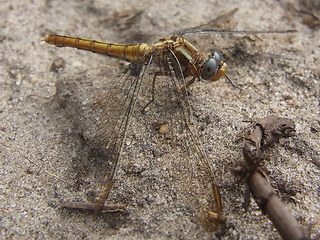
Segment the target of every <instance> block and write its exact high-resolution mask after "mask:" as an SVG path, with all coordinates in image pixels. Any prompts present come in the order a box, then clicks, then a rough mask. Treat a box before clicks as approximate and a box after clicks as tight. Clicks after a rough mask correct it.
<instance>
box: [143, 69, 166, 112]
mask: <svg viewBox="0 0 320 240" xmlns="http://www.w3.org/2000/svg"><path fill="white" fill-rule="evenodd" d="M161 75H163V74H162V73H161V72H156V73H155V74H154V76H153V80H152V91H151V100H150V101H149V102H148V103H147V104H146V105H145V106H144V107H143V108H142V110H141V112H142V113H145V110H146V108H147V107H148V106H149V105H150V104H151V103H153V102H154V99H155V97H154V95H155V88H156V78H157V77H158V76H161Z"/></svg>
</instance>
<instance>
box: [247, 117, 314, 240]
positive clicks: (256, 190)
mask: <svg viewBox="0 0 320 240" xmlns="http://www.w3.org/2000/svg"><path fill="white" fill-rule="evenodd" d="M293 131H294V123H293V121H292V120H291V119H287V118H279V117H276V116H269V117H266V118H263V119H259V120H258V122H257V123H256V126H255V129H254V131H253V132H252V134H251V135H250V136H249V138H248V139H247V141H246V142H245V144H244V146H243V156H244V160H245V162H246V171H247V173H248V185H249V188H250V190H251V192H252V194H253V197H254V199H255V201H256V202H257V204H258V205H259V207H260V209H261V211H262V212H263V213H264V214H267V216H268V217H269V219H270V220H271V221H272V222H273V224H274V226H275V227H276V228H277V230H278V231H279V234H280V235H281V237H282V238H283V239H291V240H296V239H297V240H298V239H300V240H301V239H308V238H307V237H306V236H305V234H304V232H303V229H302V228H301V227H300V226H299V224H298V223H297V221H296V219H295V218H294V217H293V216H292V215H291V214H290V213H289V211H288V210H287V208H286V207H285V206H284V205H283V204H282V203H281V201H280V199H279V197H278V196H277V195H276V192H275V190H274V189H273V188H272V187H271V185H270V183H269V181H268V180H267V177H266V175H265V174H264V173H263V171H262V170H261V169H260V167H259V165H258V162H259V160H260V158H261V151H262V150H263V148H265V147H267V146H270V145H271V144H273V143H274V142H277V141H278V140H279V139H280V138H282V137H288V136H289V135H290V133H292V132H293Z"/></svg>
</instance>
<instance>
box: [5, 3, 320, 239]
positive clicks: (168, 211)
mask: <svg viewBox="0 0 320 240" xmlns="http://www.w3.org/2000/svg"><path fill="white" fill-rule="evenodd" d="M234 8H239V11H238V12H237V13H236V14H235V15H233V16H231V18H230V19H229V20H230V21H228V22H222V23H218V22H217V23H216V24H217V27H222V28H228V29H233V30H270V29H276V30H283V29H296V30H297V32H296V33H290V34H257V35H252V34H245V35H229V34H224V35H221V34H207V35H191V36H186V38H187V39H188V40H190V42H191V43H193V44H194V45H195V46H196V47H197V48H198V49H199V50H201V51H208V50H210V49H214V48H216V49H218V50H219V51H221V52H222V53H223V54H224V56H225V58H226V61H227V62H228V64H229V70H228V75H229V76H230V78H231V79H232V80H233V81H234V82H235V83H236V84H237V85H238V86H239V87H241V88H242V91H241V92H240V91H239V90H237V89H236V88H234V87H232V85H231V84H229V83H228V82H227V81H226V79H222V80H221V81H219V82H215V83H206V82H196V83H195V84H194V85H193V86H192V87H191V89H190V92H191V97H190V98H191V100H192V103H193V106H194V108H193V109H194V112H195V113H194V116H196V117H194V119H193V120H194V124H195V126H196V128H197V129H201V130H199V131H200V132H199V135H200V140H201V142H202V144H203V148H204V151H206V153H207V155H208V156H209V158H210V159H212V161H213V162H214V163H213V165H214V166H215V167H216V173H215V174H216V176H217V181H218V183H219V186H220V191H221V195H222V200H223V206H224V209H223V213H224V215H225V216H226V217H227V221H226V223H225V224H224V225H223V226H221V227H220V228H219V229H218V230H216V231H213V232H208V231H206V230H205V229H204V228H203V227H202V226H201V224H200V223H199V221H198V220H197V218H196V217H195V216H194V214H193V212H192V210H190V209H188V208H187V207H188V206H186V205H183V204H180V202H179V199H176V198H177V197H176V196H174V193H175V187H177V188H179V184H180V182H179V181H178V180H177V181H175V174H177V175H178V173H180V172H182V170H181V171H180V168H181V169H183V166H184V165H186V162H185V161H188V159H185V158H184V159H183V158H182V159H173V158H174V156H175V154H176V153H175V152H174V151H175V149H174V147H172V148H171V149H170V148H169V147H168V148H162V147H161V145H162V142H163V141H162V140H161V137H159V136H158V135H157V134H156V133H154V132H153V133H152V136H153V137H150V136H149V135H148V134H150V133H149V132H143V131H142V130H143V129H141V131H139V130H140V128H135V124H133V125H132V127H131V128H130V133H129V134H128V139H127V140H126V144H125V145H126V147H125V149H124V150H125V151H124V153H123V158H122V160H121V164H120V167H119V169H120V170H119V174H118V176H117V178H116V183H115V186H114V188H113V190H112V196H111V199H110V202H119V203H125V204H127V205H128V208H127V211H126V212H125V213H110V214H104V215H103V216H102V217H100V218H99V219H98V220H96V221H94V220H93V217H92V215H91V214H90V213H82V212H77V211H70V210H64V209H62V208H61V207H60V206H59V203H61V202H63V201H67V200H68V201H72V200H81V201H85V200H87V201H88V200H90V198H92V196H91V195H93V196H94V191H95V190H96V189H97V188H98V187H99V182H98V183H97V182H95V179H96V178H95V176H96V175H98V174H97V173H99V168H102V167H101V166H100V165H99V163H101V162H99V159H98V160H97V159H95V158H94V156H93V154H91V153H90V150H88V149H90V148H91V147H92V146H90V141H88V140H87V139H88V138H90V133H88V134H87V137H84V135H85V131H87V132H89V130H90V129H92V126H94V121H92V122H90V121H88V122H83V121H81V120H83V119H85V117H83V118H80V117H77V116H73V115H74V114H76V113H79V112H80V114H82V115H83V116H90V114H91V111H94V110H93V109H92V108H91V107H92V105H90V104H87V105H86V101H87V100H88V99H87V98H86V96H87V95H86V94H88V96H89V95H90V94H91V92H90V93H87V90H86V89H87V88H86V87H85V86H88V89H90V87H92V86H96V85H99V83H101V82H103V83H104V84H108V81H106V80H107V79H108V78H112V76H113V75H114V74H115V73H116V70H117V69H119V68H122V67H123V64H121V63H119V61H117V60H113V59H108V58H107V57H105V56H100V55H95V54H92V53H88V52H81V51H76V50H74V49H58V48H55V47H53V46H49V45H47V44H45V43H42V42H40V39H41V38H43V37H44V36H45V35H47V34H50V33H58V34H64V35H72V36H81V37H85V38H91V39H97V40H106V41H107V40H108V41H116V42H123V43H136V42H141V41H143V42H150V43H151V42H154V41H155V40H157V39H158V38H161V37H164V36H166V35H168V34H169V33H171V32H173V31H176V30H179V29H184V28H187V27H192V26H197V25H199V24H202V23H205V22H207V21H209V20H210V19H213V18H215V17H217V16H219V15H220V14H222V13H224V12H227V11H230V10H232V9H234ZM319 9H320V7H319V4H318V5H317V1H302V0H301V1H265V2H262V1H255V0H252V1H228V3H226V1H224V2H221V1H208V0H206V1H203V0H200V1H196V2H194V1H166V0H165V1H158V2H154V3H150V2H149V1H117V2H115V1H107V0H106V1H102V0H101V1H99V0H92V1H80V0H79V1H67V2H65V1H60V0H57V1H41V0H33V1H31V0H30V1H17V0H12V1H1V2H0V13H1V14H0V19H1V21H0V25H1V31H0V48H1V55H0V56H1V58H0V60H1V64H0V87H1V92H0V93H1V98H0V99H1V101H0V141H1V145H0V146H1V147H0V158H1V161H0V165H1V167H0V190H1V195H0V198H1V199H0V230H1V231H0V233H1V235H0V236H1V238H2V239H42V238H47V239H104V238H108V239H120V238H121V239H169V238H175V239H216V238H221V239H278V238H279V236H278V233H277V231H276V230H275V229H274V228H273V226H272V223H271V222H270V221H269V220H268V218H267V217H266V216H264V215H262V214H261V212H260V210H259V208H258V207H257V205H256V204H255V203H254V201H251V206H250V208H249V211H248V212H244V210H243V208H242V204H243V196H244V192H245V188H246V187H245V181H244V179H241V178H240V177H236V176H234V175H232V174H231V172H230V168H236V167H241V164H242V163H241V161H242V156H241V147H242V144H243V136H246V134H247V133H248V129H250V126H251V125H250V124H248V123H244V122H243V120H250V119H255V118H258V117H265V116H267V115H269V114H275V115H278V116H281V117H289V118H291V119H293V120H294V121H295V123H296V134H295V136H293V137H291V138H290V139H287V140H284V141H281V143H280V144H276V145H275V146H273V147H272V148H270V149H269V150H267V151H266V153H265V159H264V162H263V163H262V165H263V168H264V169H265V170H266V173H267V175H268V176H269V177H270V181H271V183H272V185H273V186H274V187H275V188H276V189H278V192H279V196H280V197H281V199H282V201H283V202H284V204H285V205H286V206H287V207H288V208H289V209H290V211H291V213H292V215H293V216H294V217H295V218H296V219H298V221H299V223H300V224H301V225H302V226H303V228H304V229H305V231H306V232H307V234H310V235H311V236H315V234H316V233H318V232H320V223H319V219H320V213H319V209H320V206H319V195H320V194H319V182H320V175H319V167H320V163H319V147H318V146H319V143H320V134H319V131H320V107H319V104H320V102H319V93H320V87H319V76H320V71H319V64H320V58H319V56H320V45H319V42H320V32H319V22H318V26H313V28H312V27H311V25H312V24H314V25H315V24H316V23H317V21H316V20H314V21H309V25H307V24H303V23H302V22H303V20H307V19H308V18H310V15H308V14H306V12H308V13H312V12H313V13H315V14H318V16H319V11H320V10H319ZM298 10H300V11H298ZM303 12H304V13H303ZM104 66H107V67H106V69H107V71H106V72H107V73H106V74H105V76H101V74H98V71H95V70H93V71H91V72H90V74H88V75H85V76H83V75H81V74H79V73H80V72H81V71H84V70H88V69H94V68H95V67H99V68H100V69H101V68H104ZM86 77H88V78H86ZM68 81H70V82H69V83H70V84H68ZM65 82H67V84H59V83H65ZM57 83H58V84H57ZM72 84H75V85H72ZM77 84H78V85H77ZM73 86H74V87H73ZM64 87H66V88H65V89H64ZM79 89H80V90H79ZM73 90H74V92H76V94H78V95H79V98H78V103H79V104H74V102H72V101H64V100H65V99H63V98H62V100H61V99H59V97H57V96H59V94H60V95H61V96H63V97H65V98H66V96H68V94H70V95H72V92H73ZM63 91H66V92H67V93H65V94H61V93H63ZM88 91H89V90H88ZM82 93H83V95H82ZM73 96H74V95H72V97H73ZM61 101H62V102H61ZM82 111H84V112H85V113H81V112H82ZM68 113H70V114H68ZM82 115H81V116H82ZM72 116H73V117H75V118H76V119H77V120H74V119H73V118H72ZM88 118H90V117H88ZM133 119H135V118H133ZM91 120H92V119H91ZM132 122H135V120H133V121H132ZM144 124H145V125H146V126H148V124H150V122H146V123H144ZM75 125H81V126H82V127H81V128H79V127H78V126H75ZM79 129H82V130H83V132H79ZM88 136H89V137H88ZM144 136H145V137H144ZM149 139H152V143H151V140H150V142H149ZM164 145H165V143H164ZM136 146H137V148H136ZM157 146H158V148H157ZM150 149H151V150H150ZM163 149H167V150H168V149H170V151H167V152H163ZM150 152H153V153H154V152H159V153H158V154H151V153H150ZM100 160H101V159H100ZM178 161H179V162H178ZM102 162H103V161H102ZM179 164H180V165H179ZM102 166H103V164H102ZM177 179H179V178H178V177H177ZM100 187H101V186H100Z"/></svg>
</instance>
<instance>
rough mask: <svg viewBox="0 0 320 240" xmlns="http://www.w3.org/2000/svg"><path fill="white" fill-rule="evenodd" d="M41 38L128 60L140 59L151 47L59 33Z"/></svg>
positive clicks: (58, 45) (54, 43)
mask: <svg viewBox="0 0 320 240" xmlns="http://www.w3.org/2000/svg"><path fill="white" fill-rule="evenodd" d="M43 40H44V41H46V42H47V43H49V44H52V45H55V46H57V47H72V48H78V49H82V50H86V51H91V52H94V53H101V54H105V55H108V56H110V57H117V58H121V59H123V60H126V61H129V62H132V61H138V60H140V59H142V58H143V57H144V56H145V55H146V54H147V53H149V52H150V50H152V48H153V47H152V46H151V45H149V44H146V43H139V44H134V45H125V44H118V43H111V42H101V41H95V40H90V39H84V38H74V37H68V36H60V35H48V36H46V37H45V38H44V39H43Z"/></svg>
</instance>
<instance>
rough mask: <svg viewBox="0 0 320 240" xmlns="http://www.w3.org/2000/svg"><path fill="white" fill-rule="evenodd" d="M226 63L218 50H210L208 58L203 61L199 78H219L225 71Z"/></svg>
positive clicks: (215, 79)
mask: <svg viewBox="0 0 320 240" xmlns="http://www.w3.org/2000/svg"><path fill="white" fill-rule="evenodd" d="M227 66H228V65H227V63H226V62H224V59H223V56H222V54H221V53H220V52H218V51H212V52H211V54H210V55H209V58H208V59H207V60H206V61H205V62H204V64H203V68H202V72H201V75H200V76H201V78H202V79H204V80H212V81H217V80H219V79H220V78H221V77H222V76H223V75H224V74H225V73H226V71H227Z"/></svg>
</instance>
